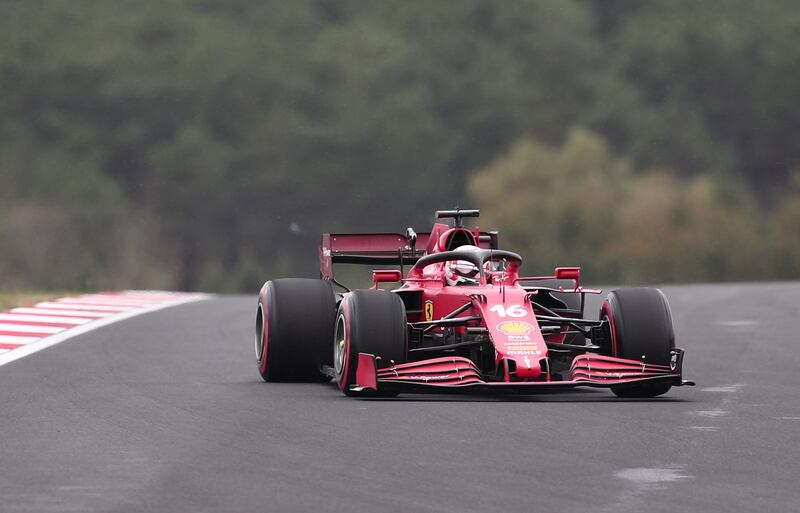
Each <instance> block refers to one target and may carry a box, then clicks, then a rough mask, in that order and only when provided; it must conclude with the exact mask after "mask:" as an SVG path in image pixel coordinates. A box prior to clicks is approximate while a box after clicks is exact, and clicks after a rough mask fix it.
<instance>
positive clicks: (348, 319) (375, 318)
mask: <svg viewBox="0 0 800 513" xmlns="http://www.w3.org/2000/svg"><path fill="white" fill-rule="evenodd" d="M406 345H407V331H406V309H405V306H404V305H403V301H402V300H401V299H400V296H398V295H397V294H394V293H392V292H387V291H383V290H357V291H355V292H353V293H350V294H347V295H346V296H345V297H344V299H343V300H342V302H341V304H340V305H339V311H338V313H337V314H336V328H335V330H334V340H333V364H334V365H333V367H334V372H335V375H336V381H337V383H338V384H339V389H340V390H341V391H342V392H344V393H345V394H346V395H350V396H352V395H368V394H365V393H361V392H354V391H352V390H351V389H350V387H351V386H353V385H355V384H356V366H357V365H358V353H368V354H372V355H375V357H376V360H377V361H376V365H377V367H378V368H383V367H388V366H389V365H392V364H398V363H403V362H405V361H406ZM372 395H375V394H374V393H373V394H372ZM380 395H392V394H380ZM395 395H396V394H395Z"/></svg>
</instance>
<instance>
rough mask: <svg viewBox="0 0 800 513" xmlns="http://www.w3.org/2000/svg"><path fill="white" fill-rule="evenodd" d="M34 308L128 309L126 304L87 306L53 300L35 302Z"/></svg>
mask: <svg viewBox="0 0 800 513" xmlns="http://www.w3.org/2000/svg"><path fill="white" fill-rule="evenodd" d="M36 308H50V309H51V310H74V311H80V310H94V311H97V312H124V311H125V310H130V309H129V308H128V307H127V306H94V305H92V306H89V305H62V304H60V303H56V302H55V301H45V302H44V303H37V304H36Z"/></svg>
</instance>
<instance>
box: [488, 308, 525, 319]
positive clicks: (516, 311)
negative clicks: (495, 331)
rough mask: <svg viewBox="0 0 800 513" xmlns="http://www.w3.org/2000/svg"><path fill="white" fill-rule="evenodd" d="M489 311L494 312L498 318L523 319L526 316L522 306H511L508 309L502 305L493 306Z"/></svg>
mask: <svg viewBox="0 0 800 513" xmlns="http://www.w3.org/2000/svg"><path fill="white" fill-rule="evenodd" d="M489 311H490V312H495V313H496V314H497V315H498V316H499V317H525V315H526V314H527V312H526V311H525V309H524V308H522V305H511V306H509V307H508V308H506V307H505V306H503V305H494V306H493V307H491V308H490V309H489Z"/></svg>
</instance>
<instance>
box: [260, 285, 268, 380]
mask: <svg viewBox="0 0 800 513" xmlns="http://www.w3.org/2000/svg"><path fill="white" fill-rule="evenodd" d="M261 323H262V325H263V329H262V331H263V332H264V334H263V336H262V339H263V340H262V343H263V345H264V348H263V349H262V350H261V364H260V366H259V370H260V371H261V374H264V373H265V372H266V371H267V356H268V354H269V351H268V350H269V303H268V302H267V291H266V290H265V291H264V294H263V296H262V299H261Z"/></svg>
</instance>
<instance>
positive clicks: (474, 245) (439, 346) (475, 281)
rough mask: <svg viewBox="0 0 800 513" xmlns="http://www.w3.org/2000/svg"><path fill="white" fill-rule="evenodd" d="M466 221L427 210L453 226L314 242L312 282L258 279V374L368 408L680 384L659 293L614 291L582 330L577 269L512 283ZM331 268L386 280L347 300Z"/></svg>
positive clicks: (644, 392) (484, 238)
mask: <svg viewBox="0 0 800 513" xmlns="http://www.w3.org/2000/svg"><path fill="white" fill-rule="evenodd" d="M478 214H479V212H478V211H477V210H445V211H439V212H437V218H438V219H443V218H445V219H447V218H449V219H452V220H453V226H450V225H448V224H443V223H436V224H434V225H433V229H432V230H431V231H430V232H429V233H415V232H414V230H413V229H411V228H409V229H408V230H407V231H406V233H405V235H401V234H394V233H372V234H341V233H340V234H323V236H322V244H321V246H320V248H319V257H320V274H321V279H318V280H317V279H295V278H289V279H279V280H271V281H267V282H266V283H265V284H264V286H263V287H262V289H261V292H260V293H259V297H258V311H257V314H256V330H255V331H256V333H255V351H256V358H257V361H258V368H259V371H260V373H261V376H262V377H263V378H264V379H265V380H266V381H297V380H320V379H333V380H335V382H336V383H337V384H338V386H339V388H340V389H341V390H342V392H344V393H345V394H347V395H373V396H376V395H377V396H394V395H397V394H399V393H401V392H454V391H460V392H477V391H490V390H491V391H499V390H509V391H515V392H521V393H533V392H537V391H544V390H548V391H551V390H560V389H568V388H572V387H577V386H589V387H606V388H610V389H611V391H612V392H613V393H614V394H616V395H617V396H620V397H655V396H658V395H661V394H664V393H666V392H667V391H668V390H669V389H670V388H671V387H673V386H681V385H693V384H694V383H692V382H690V381H684V380H683V379H682V374H681V367H682V363H683V355H684V352H683V350H682V349H678V348H676V347H675V336H674V332H673V327H672V318H671V314H670V309H669V305H668V304H667V300H666V298H665V297H664V294H663V293H662V292H661V291H660V290H658V289H654V288H623V289H619V290H615V291H613V292H611V293H610V294H608V296H607V298H606V300H605V301H604V302H603V304H602V307H601V310H600V314H599V319H597V320H594V319H588V318H585V317H584V305H585V298H586V294H600V293H601V291H600V290H593V289H588V288H584V287H583V286H582V285H581V271H580V268H579V267H559V268H557V269H555V271H554V272H553V274H552V275H550V276H532V277H528V276H520V274H519V269H520V266H521V264H522V258H521V257H520V256H519V255H518V254H516V253H513V252H511V251H506V250H502V249H500V248H499V247H498V234H497V232H483V231H480V230H477V229H476V230H470V229H468V228H465V227H464V223H463V220H464V218H465V217H477V216H478ZM336 263H347V264H365V265H371V266H373V267H374V266H398V268H397V269H391V270H376V271H373V273H372V275H373V283H374V285H373V287H372V288H370V289H366V290H350V289H349V288H347V287H346V286H344V285H342V284H340V283H339V282H338V281H337V280H336V278H335V277H334V264H336ZM406 269H407V272H405V270H406ZM381 284H384V285H383V286H384V287H386V286H387V285H386V284H398V285H399V286H396V287H395V288H392V290H385V289H383V288H381V287H380V286H381ZM334 286H335V287H336V288H337V289H341V292H335V291H334ZM389 288H391V285H389Z"/></svg>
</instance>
